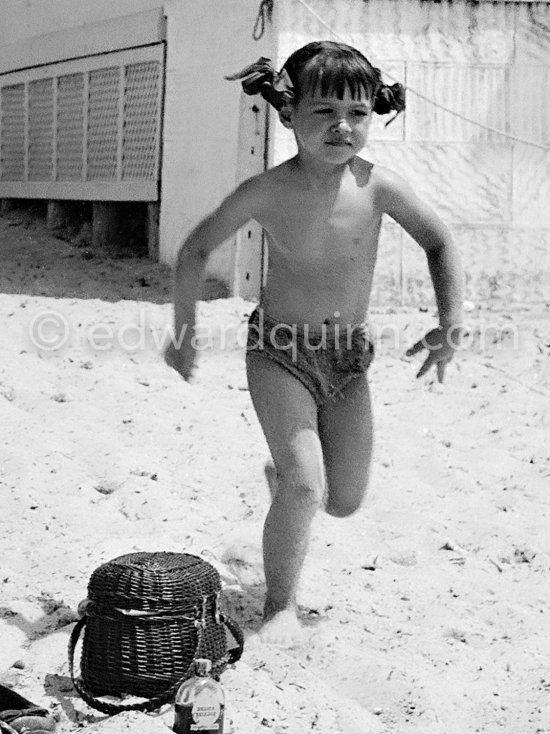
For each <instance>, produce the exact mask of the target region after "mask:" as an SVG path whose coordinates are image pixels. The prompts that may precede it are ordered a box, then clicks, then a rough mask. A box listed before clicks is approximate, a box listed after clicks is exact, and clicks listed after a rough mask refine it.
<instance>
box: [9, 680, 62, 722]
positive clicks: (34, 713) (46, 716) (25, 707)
mask: <svg viewBox="0 0 550 734" xmlns="http://www.w3.org/2000/svg"><path fill="white" fill-rule="evenodd" d="M0 722H4V723H5V724H7V725H8V727H9V728H11V729H13V730H15V731H16V732H18V734H23V733H24V732H33V734H50V732H52V731H54V729H55V723H56V722H55V719H54V717H53V716H52V715H51V714H50V712H49V711H48V709H44V708H42V707H41V706H37V705H36V704H35V703H32V701H28V700H27V699H26V698H23V696H20V695H19V694H18V693H16V692H15V691H14V690H12V689H11V688H8V687H7V686H3V685H0ZM2 728H3V727H2Z"/></svg>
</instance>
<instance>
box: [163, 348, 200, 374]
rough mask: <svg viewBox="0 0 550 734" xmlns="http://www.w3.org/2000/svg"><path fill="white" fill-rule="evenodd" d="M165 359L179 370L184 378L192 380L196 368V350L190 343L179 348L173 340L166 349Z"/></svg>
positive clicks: (170, 365) (169, 364)
mask: <svg viewBox="0 0 550 734" xmlns="http://www.w3.org/2000/svg"><path fill="white" fill-rule="evenodd" d="M164 361H165V362H166V364H167V365H168V366H169V367H172V368H173V369H175V370H176V372H178V373H179V374H180V375H181V376H182V377H183V379H184V380H186V381H187V382H191V378H192V377H193V373H194V370H195V350H194V349H193V347H192V346H191V345H190V344H182V346H181V347H180V348H179V349H177V348H176V347H175V346H174V344H173V343H172V342H170V343H169V344H168V346H167V347H166V349H165V350H164Z"/></svg>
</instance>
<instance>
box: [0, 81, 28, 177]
mask: <svg viewBox="0 0 550 734" xmlns="http://www.w3.org/2000/svg"><path fill="white" fill-rule="evenodd" d="M0 109H1V110H2V116H1V118H0V119H1V122H2V139H1V142H2V144H1V148H0V180H2V181H24V180H25V85H24V84H15V85H13V86H7V87H2V94H1V106H0Z"/></svg>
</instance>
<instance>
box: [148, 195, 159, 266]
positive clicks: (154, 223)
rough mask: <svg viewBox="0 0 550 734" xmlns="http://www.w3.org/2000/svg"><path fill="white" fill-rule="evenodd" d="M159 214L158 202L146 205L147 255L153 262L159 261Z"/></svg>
mask: <svg viewBox="0 0 550 734" xmlns="http://www.w3.org/2000/svg"><path fill="white" fill-rule="evenodd" d="M159 212H160V206H159V203H158V201H150V202H149V203H148V204H147V253H148V255H149V257H150V258H151V260H153V261H154V262H158V259H159Z"/></svg>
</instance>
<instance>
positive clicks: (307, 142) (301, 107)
mask: <svg viewBox="0 0 550 734" xmlns="http://www.w3.org/2000/svg"><path fill="white" fill-rule="evenodd" d="M371 115H372V100H371V99H370V98H369V97H367V94H366V92H364V91H363V92H362V93H361V96H359V97H358V98H356V99H353V97H352V95H351V93H350V91H349V89H347V88H346V91H345V94H344V97H343V99H338V97H337V96H336V95H335V94H334V95H329V96H326V97H321V95H320V92H317V91H314V92H313V94H306V95H304V96H303V97H301V98H300V99H299V100H298V102H297V103H296V104H295V105H293V106H292V108H291V109H290V112H289V115H288V117H287V119H286V121H285V119H284V118H283V117H282V118H281V119H282V121H283V124H284V125H285V126H286V127H289V128H291V129H292V130H293V131H294V135H295V136H296V142H297V143H298V147H299V149H300V151H302V152H306V153H308V154H309V155H311V156H313V157H314V158H315V159H316V160H319V161H322V162H325V163H329V164H334V165H339V164H343V163H347V162H348V161H349V160H351V159H352V158H353V157H354V156H355V155H356V154H357V153H358V152H359V151H360V150H361V149H362V148H363V147H364V146H365V143H366V141H367V135H368V131H369V124H370V120H371Z"/></svg>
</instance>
